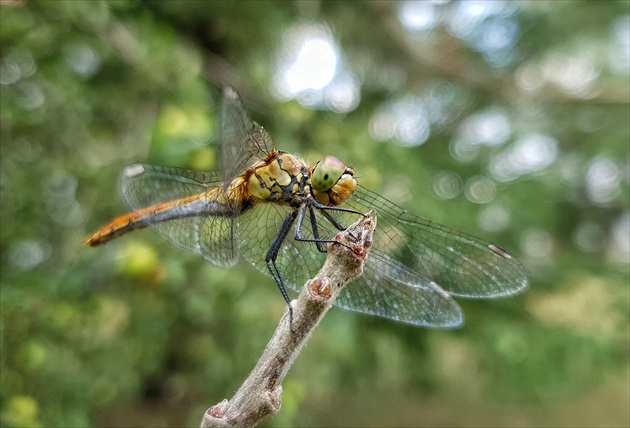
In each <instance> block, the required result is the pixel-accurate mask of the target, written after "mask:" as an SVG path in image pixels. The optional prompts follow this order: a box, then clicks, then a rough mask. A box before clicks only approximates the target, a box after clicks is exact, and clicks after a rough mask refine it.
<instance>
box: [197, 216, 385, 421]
mask: <svg viewBox="0 0 630 428" xmlns="http://www.w3.org/2000/svg"><path fill="white" fill-rule="evenodd" d="M375 227H376V214H375V213H374V212H372V211H370V212H369V213H368V214H367V215H365V216H364V217H363V218H361V219H359V221H357V222H356V223H354V224H353V225H352V226H350V227H348V229H346V230H345V231H344V232H341V233H339V234H338V235H337V236H336V237H335V241H336V242H338V243H340V244H342V245H339V244H337V243H333V244H330V245H329V246H328V256H327V258H326V262H325V263H324V266H323V267H322V269H321V270H320V271H319V273H318V274H317V276H315V278H313V279H311V280H309V281H308V282H307V283H306V285H305V286H304V289H303V290H302V292H301V293H300V296H299V297H298V299H297V300H294V301H293V302H291V304H292V305H293V325H292V326H290V325H289V317H288V310H287V311H285V313H284V316H283V317H282V318H281V320H280V324H279V325H278V328H277V329H276V331H275V333H274V335H273V337H272V338H271V341H270V342H269V344H268V345H267V348H266V349H265V351H264V352H263V355H262V356H261V357H260V360H258V364H256V367H255V368H254V370H252V372H251V373H250V375H249V376H248V377H247V379H246V380H245V382H244V383H243V384H242V385H241V387H240V388H239V390H238V391H237V392H236V394H235V395H234V397H232V398H231V399H230V400H229V401H228V400H223V401H222V402H221V403H219V404H216V405H214V406H212V407H210V408H209V409H208V410H207V411H206V413H205V414H204V416H203V420H202V421H201V428H209V427H233V426H238V427H253V426H255V425H256V424H258V422H260V421H261V420H262V419H263V418H264V417H266V416H267V415H270V414H274V413H277V412H278V411H279V410H280V405H281V403H282V380H283V379H284V377H285V376H286V374H287V372H288V371H289V368H290V367H291V365H292V364H293V361H294V360H295V359H296V358H297V356H298V354H299V353H300V350H301V349H302V347H303V346H304V344H305V343H306V341H307V340H308V338H309V337H310V335H311V333H312V332H313V330H314V329H315V327H316V326H317V325H318V324H319V322H320V321H321V320H322V318H323V317H324V314H325V313H326V312H327V311H328V309H330V307H331V306H332V304H333V302H334V301H335V299H336V298H337V296H338V295H339V293H340V292H341V290H342V289H343V288H344V286H345V285H346V284H347V283H348V282H350V281H352V280H353V279H354V278H356V277H357V276H359V275H360V274H361V272H362V271H363V264H364V263H365V260H366V257H367V254H368V252H369V249H370V246H371V245H372V233H373V231H374V228H375Z"/></svg>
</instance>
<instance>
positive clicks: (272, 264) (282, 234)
mask: <svg viewBox="0 0 630 428" xmlns="http://www.w3.org/2000/svg"><path fill="white" fill-rule="evenodd" d="M297 216H298V211H297V210H293V211H291V213H290V214H289V215H288V216H287V218H286V219H285V220H284V223H282V226H281V227H280V230H279V231H278V234H277V235H276V237H275V239H274V240H273V242H272V243H271V247H270V248H269V251H267V257H265V263H267V269H269V273H270V274H271V276H272V278H273V279H274V281H276V285H277V286H278V289H279V290H280V294H282V297H283V298H284V301H285V302H287V305H289V325H291V326H292V325H293V308H292V307H291V298H290V297H289V293H288V292H287V288H286V286H285V285H284V281H283V280H282V275H281V274H280V270H279V269H278V265H276V259H277V258H278V252H279V251H280V247H281V246H282V243H283V242H284V240H285V239H286V237H287V235H288V234H289V231H290V230H291V226H293V223H294V222H295V219H296V218H297Z"/></svg>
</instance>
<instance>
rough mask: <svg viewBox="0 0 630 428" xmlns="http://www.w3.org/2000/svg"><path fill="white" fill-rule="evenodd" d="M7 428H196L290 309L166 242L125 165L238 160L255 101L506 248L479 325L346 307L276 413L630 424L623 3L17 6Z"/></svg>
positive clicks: (7, 250)
mask: <svg viewBox="0 0 630 428" xmlns="http://www.w3.org/2000/svg"><path fill="white" fill-rule="evenodd" d="M0 41H1V45H0V89H1V91H2V93H1V95H2V96H1V100H0V106H1V112H0V136H1V148H2V153H1V154H2V157H1V161H0V166H1V170H0V188H1V200H0V212H1V215H2V218H1V220H2V224H1V233H0V250H1V272H2V273H1V274H2V285H1V288H0V291H1V318H0V322H1V323H0V340H1V349H0V356H1V367H0V375H1V382H0V386H1V390H0V418H1V419H0V420H1V423H2V425H3V426H7V427H9V426H12V427H23V426H24V427H25V426H29V427H33V426H64V427H67V426H77V427H79V426H80V427H83V426H94V427H99V426H152V427H164V426H182V425H187V426H196V425H197V424H198V423H199V421H200V420H201V417H202V415H203V412H204V411H205V409H206V408H208V407H209V406H210V405H212V404H215V403H218V402H219V401H220V400H222V399H223V398H226V397H230V396H231V395H232V394H233V392H234V391H235V390H236V388H237V387H238V385H240V383H241V382H242V381H243V379H244V378H245V377H246V376H247V374H248V373H249V371H250V370H251V368H252V367H253V365H254V363H255V361H256V360H257V358H258V356H259V355H260V353H261V352H262V349H263V348H264V345H265V344H266V342H267V340H268V338H269V337H270V335H271V334H272V332H273V330H274V328H275V326H276V324H277V322H278V320H279V318H280V316H281V314H282V311H283V310H284V308H285V304H284V301H283V300H282V298H281V297H280V295H279V293H278V290H277V289H276V286H275V285H274V283H273V281H272V280H271V279H270V278H268V277H267V276H264V275H262V274H261V273H259V272H258V271H256V270H255V269H254V268H253V267H251V266H249V265H248V264H247V263H245V262H242V263H241V264H240V265H239V267H238V268H234V269H231V270H222V269H219V268H216V267H214V266H212V265H210V264H209V263H206V262H205V261H204V260H203V259H202V258H200V257H198V256H196V255H195V254H193V253H190V252H187V251H185V250H181V249H179V248H176V247H174V246H173V245H172V244H170V243H169V242H167V241H166V240H164V239H162V238H160V237H159V236H158V235H157V234H155V233H153V232H152V231H150V230H144V231H139V232H135V233H133V234H131V235H129V236H128V237H125V238H124V239H121V240H120V241H117V242H113V243H111V244H108V245H107V246H105V247H100V248H97V249H93V248H88V247H86V246H84V245H83V240H84V239H85V237H86V236H87V235H88V234H89V233H90V232H92V231H93V230H95V229H96V228H97V227H99V226H100V225H102V224H104V223H105V222H107V221H109V220H110V219H111V218H112V217H114V216H116V215H120V214H123V213H124V212H126V211H127V208H126V207H125V205H124V203H123V202H122V200H121V198H120V197H119V196H118V189H117V182H118V178H119V176H120V173H121V171H122V170H123V168H124V167H125V166H126V165H128V164H130V163H133V162H150V163H154V164H160V165H173V166H180V167H185V168H191V169H201V170H216V169H219V168H220V165H219V164H218V161H217V155H216V150H217V147H218V125H217V117H218V106H219V101H220V93H221V91H220V88H221V85H222V84H224V83H231V84H233V85H235V86H236V87H237V89H238V90H239V91H240V92H241V95H242V96H243V98H244V101H245V103H246V105H247V108H248V110H249V111H250V113H251V115H252V117H253V118H254V119H255V120H257V121H258V122H260V123H261V124H263V126H265V127H266V128H267V129H268V130H269V131H270V133H271V135H272V136H273V137H274V140H275V142H276V145H277V146H278V147H279V148H280V149H282V150H286V151H290V152H295V153H300V154H302V155H303V156H304V157H306V158H307V159H309V160H311V161H315V160H317V159H319V158H320V157H321V156H323V155H325V154H334V155H336V156H337V157H339V158H341V159H344V160H345V161H346V162H347V163H348V164H350V165H351V166H353V167H354V168H355V169H356V171H357V175H358V179H359V181H360V182H361V183H362V184H363V185H365V186H366V187H368V188H370V189H372V190H375V191H378V192H379V193H381V194H383V195H384V196H386V197H387V198H389V199H391V200H392V201H394V202H396V203H398V204H400V205H402V206H404V207H405V208H407V209H409V210H411V211H413V212H415V213H417V214H419V215H422V216H424V217H428V218H430V219H432V220H435V221H438V222H440V223H444V224H447V225H449V226H452V227H455V228H457V229H461V230H464V231H467V232H469V233H472V234H475V235H479V236H483V237H485V238H487V239H489V240H491V241H493V242H497V243H499V244H501V245H502V246H504V247H505V248H508V249H510V250H511V251H513V252H514V253H515V254H517V255H518V257H519V258H520V259H521V260H522V262H523V263H524V265H525V266H526V269H527V271H528V274H529V278H530V282H531V287H530V290H529V291H528V292H527V293H525V294H523V295H520V296H517V297H514V298H510V299H504V300H493V301H461V300H460V302H461V303H462V306H463V308H464V311H465V314H466V325H465V327H464V328H462V329H460V330H431V329H422V328H414V327H410V326H407V325H401V324H397V323H395V322H389V321H387V320H382V319H377V318H373V317H369V316H365V315H360V314H356V313H351V312H347V311H343V310H341V309H333V310H332V311H331V312H330V313H329V314H328V316H327V317H326V319H325V320H324V322H323V323H322V325H321V326H320V328H319V329H318V330H317V331H316V333H315V335H314V336H313V337H312V339H311V341H310V343H309V345H308V346H307V347H306V348H305V349H304V350H303V352H302V354H301V355H300V357H299V359H298V360H297V363H296V365H295V366H294V367H293V369H292V370H291V371H290V373H289V375H288V377H287V379H286V381H285V383H284V399H283V404H282V410H281V411H280V413H279V414H278V415H277V416H275V417H274V418H271V419H269V420H267V421H265V422H264V425H265V426H344V425H345V426H348V425H352V426H519V427H523V426H628V424H629V422H630V421H629V408H628V406H629V405H628V402H629V397H628V390H629V379H628V376H629V369H628V358H629V352H628V346H629V322H628V316H629V315H628V313H629V303H628V299H629V284H628V275H629V270H628V266H629V253H630V237H629V235H630V211H629V205H630V196H629V175H630V166H629V159H628V157H629V147H628V146H629V143H630V132H629V121H630V119H629V97H630V92H629V86H630V85H629V83H628V81H629V75H630V10H629V3H628V2H627V1H597V2H558V1H554V2H541V1H524V2H508V1H448V0H439V1H438V0H436V1H419V2H415V1H409V2H394V1H388V2H319V1H312V2H297V1H296V2H268V1H267V2H265V1H256V2H206V1H151V0H146V1H132V0H128V1H111V2H109V1H31V0H2V1H0Z"/></svg>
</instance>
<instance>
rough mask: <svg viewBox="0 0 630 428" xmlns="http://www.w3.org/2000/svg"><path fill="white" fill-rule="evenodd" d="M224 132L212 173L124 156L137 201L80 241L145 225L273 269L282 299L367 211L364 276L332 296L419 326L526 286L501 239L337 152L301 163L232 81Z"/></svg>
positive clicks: (453, 317) (98, 240)
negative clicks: (423, 210) (419, 204)
mask: <svg viewBox="0 0 630 428" xmlns="http://www.w3.org/2000/svg"><path fill="white" fill-rule="evenodd" d="M220 132H221V162H222V171H220V172H219V171H214V172H202V171H192V170H186V169H182V168H175V167H167V166H153V165H147V164H133V165H130V166H128V167H127V168H126V169H125V170H124V172H123V174H122V177H121V180H120V190H121V195H122V197H123V198H124V200H125V201H126V203H127V204H128V205H129V207H130V208H131V209H132V210H133V211H132V212H130V213H128V214H125V215H123V216H120V217H117V218H115V219H114V220H113V221H111V222H110V223H109V224H107V225H105V226H103V227H101V228H100V229H99V230H97V231H96V232H95V233H94V234H92V235H91V236H90V237H89V238H88V239H87V241H86V243H87V244H88V245H90V246H98V245H101V244H104V243H107V242H109V241H111V240H113V239H115V238H118V237H121V236H123V235H126V234H127V233H129V232H131V231H133V230H136V229H141V228H145V227H147V226H150V227H151V228H153V229H154V230H156V231H157V232H158V233H159V234H161V235H162V236H164V237H165V238H167V239H169V240H170V241H172V242H174V243H175V244H176V245H178V246H180V247H183V248H185V249H188V250H191V251H193V252H195V253H197V254H199V255H201V256H203V257H204V258H205V259H206V260H208V261H209V262H211V263H213V264H215V265H216V266H220V267H224V268H228V267H231V266H234V265H235V264H236V263H237V262H238V260H239V259H240V257H243V258H245V259H246V260H247V261H248V262H249V263H251V264H252V265H253V266H254V267H256V268H257V269H259V270H260V271H262V272H263V273H265V274H268V275H270V276H271V277H272V278H273V279H274V281H275V283H276V284H277V286H278V288H279V290H280V292H281V294H282V296H283V298H284V300H285V301H286V302H287V304H288V305H289V310H290V309H291V305H290V296H289V292H288V291H287V288H290V289H292V290H295V291H298V292H299V291H300V288H301V287H302V286H303V284H304V283H305V282H306V280H308V279H309V278H312V277H313V276H315V274H316V273H317V272H318V271H319V269H320V268H321V266H322V265H323V262H324V259H325V256H326V254H325V253H326V250H327V247H326V245H325V244H327V243H330V242H332V239H331V237H334V236H335V235H336V234H337V233H338V231H341V230H344V229H345V227H347V226H348V225H350V224H351V223H354V222H355V221H356V220H357V219H358V217H357V216H360V215H362V213H366V212H368V211H371V210H374V211H376V213H377V215H378V226H377V228H376V230H375V231H374V237H373V245H372V249H371V252H370V255H369V256H368V259H367V261H366V264H365V266H364V270H363V275H361V276H359V277H358V278H357V279H356V280H355V281H354V282H353V283H352V284H350V285H349V286H347V287H346V288H345V289H344V290H343V291H342V292H341V294H340V295H339V296H338V298H337V300H336V301H335V304H336V305H337V306H339V307H342V308H345V309H349V310H352V311H356V312H361V313H365V314H369V315H375V316H380V317H384V318H387V319H391V320H395V321H399V322H403V323H407V324H412V325H417V326H427V327H459V326H461V325H462V324H463V320H464V317H463V313H462V310H461V308H460V306H459V305H458V304H457V302H456V301H455V299H454V297H462V298H497V297H505V296H511V295H514V294H517V293H520V292H522V291H523V290H525V289H526V288H527V286H528V280H527V276H526V273H525V270H524V268H523V266H522V265H521V264H520V263H519V261H518V260H517V259H516V258H515V257H514V256H513V255H512V254H511V253H509V252H508V251H507V250H505V249H503V248H501V247H500V246H498V245H496V244H493V243H490V242H488V241H486V240H484V239H481V238H478V237H475V236H473V235H469V234H467V233H464V232H459V231H457V230H455V229H451V228H449V227H447V226H444V225H441V224H438V223H436V222H433V221H430V220H427V219H425V218H422V217H419V216H416V215H414V214H412V213H410V212H409V211H407V210H404V209H403V208H401V207H399V206H397V205H396V204H394V203H393V202H391V201H389V200H387V199H386V198H384V197H383V196H380V195H379V194H377V193H374V192H371V191H369V190H367V189H366V188H364V187H362V186H360V185H359V184H358V183H357V179H356V177H355V172H354V170H353V169H352V168H350V167H348V166H346V165H345V164H344V163H343V162H342V161H341V160H339V159H338V158H336V157H334V156H326V157H324V158H323V159H321V160H320V161H319V162H317V163H316V164H314V165H309V164H308V163H307V162H305V161H304V160H302V159H301V158H300V157H298V156H296V155H293V154H291V153H287V152H284V151H280V150H277V149H276V148H275V145H274V143H273V140H272V138H271V136H270V135H269V133H268V132H267V131H266V130H265V129H264V128H263V127H262V126H260V125H259V124H258V123H256V122H254V121H253V120H252V119H251V118H250V117H249V115H248V113H247V112H246V110H245V107H244V105H243V101H242V100H241V97H240V96H239V94H238V92H237V91H236V90H235V89H234V88H233V87H231V86H227V87H225V88H224V89H223V100H222V104H221V112H220ZM292 231H293V233H291V232H292Z"/></svg>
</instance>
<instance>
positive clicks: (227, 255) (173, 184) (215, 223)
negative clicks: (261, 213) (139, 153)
mask: <svg viewBox="0 0 630 428" xmlns="http://www.w3.org/2000/svg"><path fill="white" fill-rule="evenodd" d="M218 186H223V179H222V177H221V174H220V173H218V172H201V171H190V170H186V169H181V168H173V167H161V166H153V165H139V164H136V165H131V166H129V167H127V168H126V169H125V172H124V173H123V175H122V177H121V180H120V189H121V194H122V196H123V198H124V200H125V201H126V202H127V204H128V205H129V206H130V207H131V209H133V210H138V209H141V208H146V207H150V206H155V205H158V204H166V205H169V204H172V205H173V208H172V209H173V210H180V211H184V210H183V209H182V208H183V207H182V205H175V204H173V201H177V200H179V199H181V198H185V197H187V196H191V195H196V194H202V193H206V192H209V191H210V190H211V189H214V188H217V187H218ZM150 226H151V227H153V228H154V229H155V230H156V231H157V232H158V233H160V234H161V235H162V236H164V237H165V238H167V239H169V240H170V241H172V242H174V243H175V244H176V245H179V246H180V247H183V248H186V249H188V250H191V251H194V252H196V253H198V254H200V255H201V256H203V257H204V258H205V259H206V260H208V261H210V262H211V263H213V264H215V265H217V266H221V267H229V266H232V265H234V264H235V263H236V262H237V261H238V257H239V253H238V244H237V242H238V227H237V226H238V224H237V223H236V222H235V221H234V218H233V217H217V216H207V215H205V216H190V215H188V216H186V217H183V218H175V219H172V220H169V221H165V222H160V223H155V224H150Z"/></svg>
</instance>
